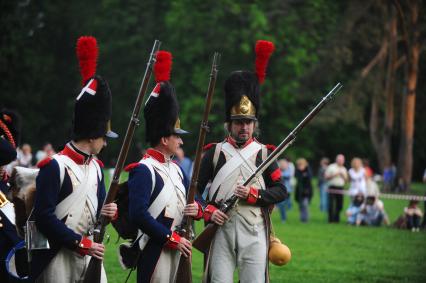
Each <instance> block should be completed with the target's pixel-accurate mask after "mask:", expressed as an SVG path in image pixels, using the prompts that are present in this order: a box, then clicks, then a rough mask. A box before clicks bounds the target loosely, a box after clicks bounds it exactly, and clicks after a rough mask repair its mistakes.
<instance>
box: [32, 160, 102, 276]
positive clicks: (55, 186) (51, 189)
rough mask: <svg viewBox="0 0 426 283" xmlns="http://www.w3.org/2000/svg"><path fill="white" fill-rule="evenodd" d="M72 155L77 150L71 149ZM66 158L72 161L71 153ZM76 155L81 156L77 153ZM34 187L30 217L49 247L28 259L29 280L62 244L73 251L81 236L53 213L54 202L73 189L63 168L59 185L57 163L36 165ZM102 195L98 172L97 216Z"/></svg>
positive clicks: (62, 198)
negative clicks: (40, 166)
mask: <svg viewBox="0 0 426 283" xmlns="http://www.w3.org/2000/svg"><path fill="white" fill-rule="evenodd" d="M74 154H78V153H76V152H75V153H74ZM70 157H71V158H72V159H73V160H74V161H75V156H70ZM80 157H82V156H81V154H80ZM84 158H86V157H84ZM36 188H37V189H36V198H35V203H34V212H33V216H34V217H33V218H34V219H35V221H36V225H37V228H38V229H39V231H40V232H41V233H43V234H44V235H45V236H46V237H47V239H48V240H49V244H50V249H49V250H38V251H34V252H33V254H32V262H31V278H32V279H36V278H37V277H38V276H39V275H40V274H41V273H42V272H43V270H44V268H46V267H47V265H48V264H49V262H50V261H51V260H52V259H53V257H54V256H55V255H56V254H57V253H58V251H59V250H60V249H61V248H63V247H65V248H68V249H71V250H75V251H76V252H77V248H78V244H79V243H80V240H81V239H82V235H79V234H77V233H75V232H74V231H73V230H71V229H69V228H68V227H67V226H66V225H65V221H66V217H65V218H64V219H58V218H57V217H56V215H55V214H54V213H55V209H56V205H58V204H59V203H60V202H61V201H62V200H64V199H65V198H66V197H67V196H68V195H70V194H71V192H72V190H73V187H72V184H71V179H70V176H69V175H68V173H67V171H66V170H65V176H64V181H63V184H62V186H60V176H59V165H58V162H57V161H56V160H55V159H52V160H51V161H50V162H49V163H48V164H46V165H45V166H43V167H42V168H40V172H39V174H38V176H37V179H36ZM105 195H106V193H105V184H104V177H103V174H102V176H98V194H97V196H98V203H99V205H98V210H97V215H98V216H99V213H100V210H101V207H102V205H101V204H102V203H103V201H104V199H105Z"/></svg>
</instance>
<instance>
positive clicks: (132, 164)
mask: <svg viewBox="0 0 426 283" xmlns="http://www.w3.org/2000/svg"><path fill="white" fill-rule="evenodd" d="M139 165H141V164H140V163H139V162H135V163H130V164H129V165H127V166H126V168H124V171H126V172H130V171H132V170H133V169H134V168H136V167H138V166H139Z"/></svg>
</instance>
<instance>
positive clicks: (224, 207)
mask: <svg viewBox="0 0 426 283" xmlns="http://www.w3.org/2000/svg"><path fill="white" fill-rule="evenodd" d="M341 88H342V84H341V83H337V84H336V85H335V86H334V88H333V89H332V90H331V91H330V92H329V93H328V94H327V95H326V96H324V97H323V98H322V99H321V101H320V102H319V103H318V104H317V105H316V106H315V107H314V108H313V109H312V110H311V111H310V112H309V114H308V115H306V116H305V118H303V120H302V121H301V122H300V123H299V124H298V125H297V126H296V128H294V129H293V130H292V131H291V132H290V134H288V136H287V137H286V138H285V139H284V140H283V141H282V142H281V143H280V144H279V145H278V146H277V148H276V149H275V150H274V151H273V152H272V153H271V154H270V155H269V156H268V157H267V158H266V159H265V160H264V161H263V162H262V163H261V164H260V165H259V167H257V168H256V170H255V171H254V172H253V173H252V174H251V175H250V176H249V177H248V179H247V180H245V182H244V184H243V186H247V185H249V184H250V182H251V181H252V180H253V178H255V177H257V176H260V175H261V174H262V173H263V171H265V170H266V168H268V167H269V165H271V163H272V162H274V161H275V160H276V159H277V158H278V157H279V156H280V155H281V154H282V153H283V152H284V151H285V150H286V149H287V147H288V146H290V144H291V143H292V142H293V141H294V140H295V138H296V136H297V134H298V133H299V131H301V130H302V129H303V128H304V127H305V126H306V125H307V124H308V123H309V122H310V121H311V120H312V119H313V118H314V117H315V116H316V115H317V114H318V113H319V112H320V111H321V109H322V108H323V107H324V106H325V105H326V104H327V103H328V102H329V101H330V100H331V99H332V98H333V97H334V95H335V94H336V93H337V92H338V91H339V90H340V89H341ZM238 199H239V198H238V197H237V196H235V195H233V196H232V197H230V198H228V199H227V200H225V201H223V202H221V203H220V205H219V209H220V210H221V211H222V212H224V213H228V212H229V211H230V210H231V209H232V208H233V207H234V206H235V205H236V204H237V202H238ZM218 228H219V226H218V225H217V224H215V223H209V224H208V225H207V226H206V227H205V228H204V230H203V232H201V233H200V235H198V237H197V238H196V239H195V240H194V241H193V242H192V246H193V247H195V248H196V249H197V250H199V251H201V252H203V253H204V254H207V253H208V251H209V249H210V245H211V242H212V240H213V238H214V236H215V234H216V231H217V229H218Z"/></svg>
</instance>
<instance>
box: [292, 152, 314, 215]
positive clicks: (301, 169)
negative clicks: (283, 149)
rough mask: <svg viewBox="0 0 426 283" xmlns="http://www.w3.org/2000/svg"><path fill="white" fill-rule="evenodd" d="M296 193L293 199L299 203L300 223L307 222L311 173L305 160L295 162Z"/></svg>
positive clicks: (310, 192)
mask: <svg viewBox="0 0 426 283" xmlns="http://www.w3.org/2000/svg"><path fill="white" fill-rule="evenodd" d="M295 177H296V182H297V183H296V192H295V199H296V201H297V202H298V203H299V211H300V221H302V222H308V219H309V211H308V206H309V203H310V201H311V198H312V173H311V170H310V169H309V166H308V161H306V159H305V158H299V159H297V161H296V172H295Z"/></svg>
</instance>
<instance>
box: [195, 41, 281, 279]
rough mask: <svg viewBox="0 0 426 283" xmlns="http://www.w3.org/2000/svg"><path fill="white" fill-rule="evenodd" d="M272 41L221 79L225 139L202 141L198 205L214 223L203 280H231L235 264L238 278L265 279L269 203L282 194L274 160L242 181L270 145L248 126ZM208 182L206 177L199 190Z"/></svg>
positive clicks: (260, 45)
mask: <svg viewBox="0 0 426 283" xmlns="http://www.w3.org/2000/svg"><path fill="white" fill-rule="evenodd" d="M273 49H274V46H273V44H272V42H268V41H258V42H257V44H256V73H254V72H252V71H234V72H232V73H231V74H230V76H229V77H228V78H227V79H226V81H225V88H224V89H225V114H226V118H225V125H226V126H225V127H226V129H227V130H228V136H227V137H226V139H225V140H224V141H222V142H220V143H217V144H210V145H207V146H206V147H205V150H206V151H205V154H204V156H203V159H202V161H201V167H200V173H199V179H198V181H199V182H198V191H199V194H200V195H201V194H206V195H207V197H206V201H207V202H208V203H209V205H207V206H206V208H205V209H204V219H205V221H206V222H207V223H210V222H213V223H216V224H217V225H219V226H220V227H219V229H218V231H217V232H216V234H215V237H214V239H213V242H212V245H211V248H210V253H209V255H208V261H207V262H208V264H207V266H206V268H207V269H206V271H205V276H204V279H205V281H204V282H233V278H234V272H235V269H236V268H238V274H239V280H240V281H241V282H256V283H259V282H269V277H268V248H269V236H270V218H269V207H271V206H272V205H274V204H276V203H279V202H281V201H283V200H285V199H286V198H287V197H288V195H287V191H286V188H285V187H284V185H282V184H281V182H280V179H281V172H280V170H279V168H278V164H277V163H276V162H273V163H271V165H269V167H268V168H267V169H266V170H265V171H264V172H263V174H262V175H261V176H259V177H256V178H254V179H253V182H252V183H251V184H250V185H249V186H243V185H242V183H244V181H245V180H246V179H247V178H248V177H249V176H250V175H251V174H252V173H253V172H254V171H255V169H256V167H258V166H259V165H260V164H261V163H262V161H263V160H265V159H266V158H267V156H268V155H269V154H270V152H271V150H272V149H273V146H268V145H264V144H262V143H260V142H259V141H258V140H257V139H256V138H255V137H254V132H255V131H256V128H257V119H258V115H259V110H260V89H259V86H260V83H262V82H263V80H264V78H265V70H266V65H267V62H268V59H269V56H270V55H271V53H272V51H273ZM208 183H211V184H210V186H209V187H208V189H207V192H204V191H205V189H206V186H207V184H208ZM233 195H235V196H237V197H239V202H238V203H237V204H236V206H235V207H234V208H233V209H232V210H231V211H230V212H229V213H228V215H227V214H225V213H223V212H222V211H221V210H220V209H219V207H220V202H221V201H225V200H227V199H228V198H230V197H231V196H233Z"/></svg>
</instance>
